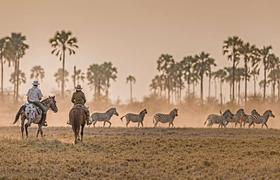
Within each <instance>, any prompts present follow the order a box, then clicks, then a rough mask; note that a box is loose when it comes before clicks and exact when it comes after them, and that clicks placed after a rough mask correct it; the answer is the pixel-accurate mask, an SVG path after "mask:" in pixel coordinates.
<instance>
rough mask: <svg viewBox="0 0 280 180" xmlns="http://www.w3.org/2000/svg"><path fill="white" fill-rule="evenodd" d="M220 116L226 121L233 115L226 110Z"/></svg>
mask: <svg viewBox="0 0 280 180" xmlns="http://www.w3.org/2000/svg"><path fill="white" fill-rule="evenodd" d="M222 116H224V117H225V118H226V119H227V120H228V119H232V118H233V116H234V114H232V112H231V111H230V110H229V109H227V110H226V111H225V112H224V113H223V115H222Z"/></svg>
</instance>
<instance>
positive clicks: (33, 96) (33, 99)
mask: <svg viewBox="0 0 280 180" xmlns="http://www.w3.org/2000/svg"><path fill="white" fill-rule="evenodd" d="M32 85H33V87H32V88H30V89H29V90H28V92H27V94H26V96H27V101H28V103H31V104H34V105H35V106H36V107H39V108H40V109H41V111H42V116H41V120H40V121H41V123H42V125H43V126H48V125H47V122H46V117H47V109H46V107H45V106H44V105H43V104H42V103H41V102H40V100H41V99H42V97H43V94H42V92H41V90H40V89H39V87H38V86H39V85H40V84H39V82H38V81H33V83H32Z"/></svg>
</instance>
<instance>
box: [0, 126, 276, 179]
mask: <svg viewBox="0 0 280 180" xmlns="http://www.w3.org/2000/svg"><path fill="white" fill-rule="evenodd" d="M35 130H36V129H35V128H31V132H30V138H29V139H28V140H21V139H20V133H19V128H18V127H2V128H0V179H10V178H11V179H39V178H45V179H51V178H52V179H79V178H80V179H84V178H89V179H100V178H102V179H186V178H198V179H205V178H206V179H241V178H242V179H243V178H250V179H262V178H265V179H267V178H269V179H271V178H273V179H279V178H280V131H279V130H273V129H269V130H265V129H250V130H249V129H230V128H228V129H214V128H213V129H205V128H201V129H198V128H195V129H194V128H174V129H166V128H158V129H154V128H144V129H137V128H110V129H109V128H95V129H94V128H87V129H85V139H84V143H83V144H78V145H73V143H72V142H73V137H72V136H73V134H72V131H71V129H70V128H66V127H64V128H63V127H61V128H59V127H57V128H56V127H54V128H47V129H44V132H45V134H46V136H45V138H43V139H41V138H39V139H36V138H35Z"/></svg>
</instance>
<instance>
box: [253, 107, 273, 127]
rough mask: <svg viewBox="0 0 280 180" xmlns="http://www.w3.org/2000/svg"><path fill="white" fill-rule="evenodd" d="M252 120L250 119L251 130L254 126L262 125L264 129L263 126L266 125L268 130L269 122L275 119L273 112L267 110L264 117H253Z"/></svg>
mask: <svg viewBox="0 0 280 180" xmlns="http://www.w3.org/2000/svg"><path fill="white" fill-rule="evenodd" d="M251 117H252V118H250V119H249V128H250V127H251V125H252V124H254V123H255V124H261V125H262V128H263V125H265V127H266V128H268V126H267V124H266V123H267V121H268V119H269V117H273V118H274V117H275V116H274V114H273V113H272V111H271V110H266V111H265V112H264V113H263V115H262V116H256V115H255V116H251Z"/></svg>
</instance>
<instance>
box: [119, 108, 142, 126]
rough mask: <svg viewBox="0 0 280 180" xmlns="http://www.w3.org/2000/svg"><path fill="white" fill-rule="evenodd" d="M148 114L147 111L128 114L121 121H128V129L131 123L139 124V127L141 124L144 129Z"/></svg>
mask: <svg viewBox="0 0 280 180" xmlns="http://www.w3.org/2000/svg"><path fill="white" fill-rule="evenodd" d="M146 114H147V110H146V109H144V110H142V111H141V112H140V113H139V114H133V113H128V114H126V115H124V116H123V117H121V121H122V120H123V118H125V119H126V127H127V126H128V124H129V122H137V123H138V127H139V126H140V124H141V126H142V127H143V121H144V117H145V115H146Z"/></svg>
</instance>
